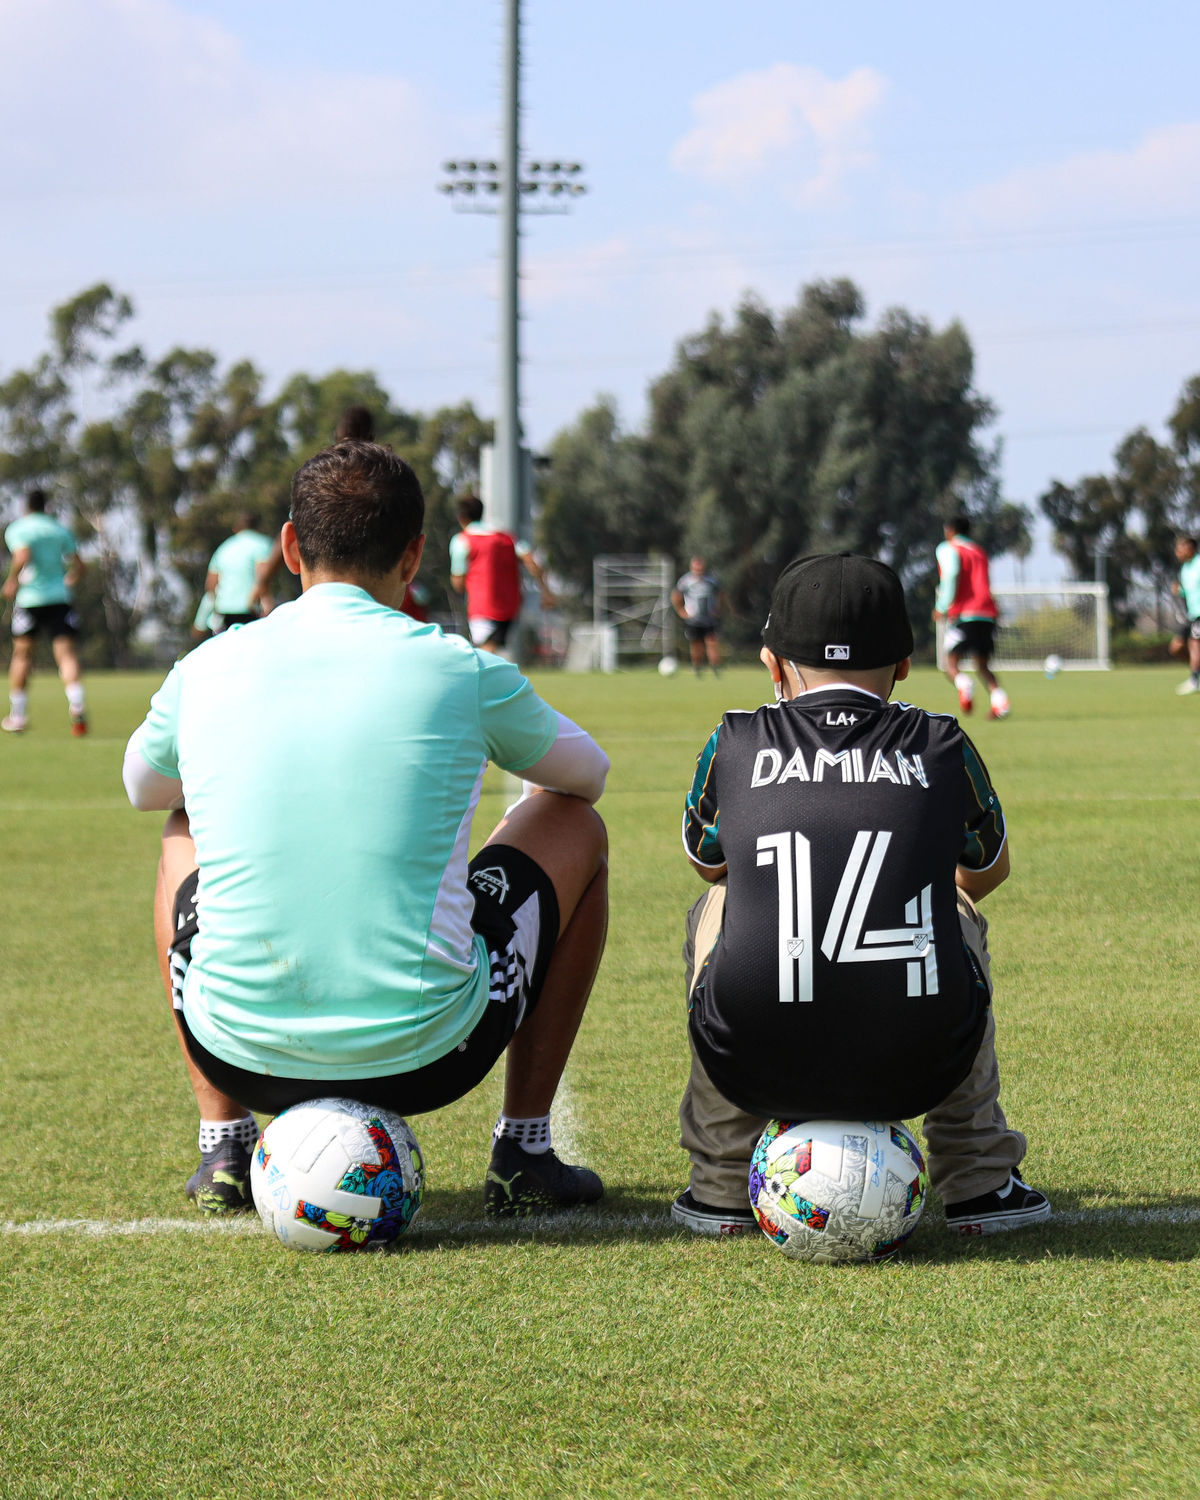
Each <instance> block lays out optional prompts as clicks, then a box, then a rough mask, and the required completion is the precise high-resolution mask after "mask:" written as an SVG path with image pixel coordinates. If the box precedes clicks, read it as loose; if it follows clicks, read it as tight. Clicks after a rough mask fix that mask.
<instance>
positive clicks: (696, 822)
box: [683, 725, 725, 868]
mask: <svg viewBox="0 0 1200 1500" xmlns="http://www.w3.org/2000/svg"><path fill="white" fill-rule="evenodd" d="M720 733H721V728H720V725H718V726H717V728H716V729H714V730H713V732H712V734H711V735H710V736H709V738H708V743H707V744H706V745H705V747H704V749H703V750H701V752H700V756H699V759H698V760H697V761H696V774H695V776H693V777H692V785H691V790H690V791H689V792H688V795H687V801H686V803H685V804H684V809H683V846H684V848H685V849H686V850H687V852H688V854H689V855H690V856H691V858H692V859H694V860H695V861H696V863H697V864H699V865H710V866H712V867H714V868H716V867H718V866H720V865H723V864H724V863H725V853H724V850H723V849H722V848H721V837H720V808H719V807H718V805H717V777H716V768H717V740H718V736H719V735H720Z"/></svg>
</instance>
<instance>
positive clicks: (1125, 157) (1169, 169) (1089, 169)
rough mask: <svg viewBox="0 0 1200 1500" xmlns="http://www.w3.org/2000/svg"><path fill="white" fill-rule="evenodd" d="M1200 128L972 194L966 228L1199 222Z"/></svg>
mask: <svg viewBox="0 0 1200 1500" xmlns="http://www.w3.org/2000/svg"><path fill="white" fill-rule="evenodd" d="M1198 194H1200V124H1191V123H1183V124H1178V125H1167V126H1163V127H1161V128H1160V129H1158V130H1152V131H1150V132H1148V133H1147V134H1146V135H1145V136H1144V137H1143V139H1142V140H1141V142H1140V143H1139V144H1138V145H1137V146H1135V147H1134V148H1133V149H1132V150H1130V151H1093V152H1087V153H1084V154H1081V155H1078V156H1071V157H1067V158H1065V159H1064V160H1063V161H1058V162H1050V163H1047V164H1044V165H1041V166H1036V167H1028V168H1024V169H1022V170H1019V171H1016V172H1010V173H1008V174H1007V175H1005V176H1004V177H1000V178H998V179H996V180H995V181H994V182H988V183H983V184H981V185H980V186H979V187H976V188H972V189H971V190H970V191H969V192H967V193H964V194H963V195H962V197H961V198H960V199H959V200H958V201H957V203H955V204H954V205H953V209H952V217H953V218H954V220H955V221H956V222H957V223H958V224H959V225H962V226H969V227H978V226H987V227H997V228H1004V229H1018V230H1019V229H1030V228H1039V227H1043V226H1045V227H1054V226H1061V225H1066V224H1070V225H1078V224H1079V223H1081V222H1088V223H1090V224H1095V223H1097V222H1112V221H1120V220H1129V219H1130V218H1134V217H1139V216H1140V217H1145V216H1147V215H1153V216H1161V215H1163V214H1176V213H1178V214H1189V215H1191V214H1194V213H1195V211H1196V202H1197V195H1198Z"/></svg>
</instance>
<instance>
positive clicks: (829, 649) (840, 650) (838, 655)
mask: <svg viewBox="0 0 1200 1500" xmlns="http://www.w3.org/2000/svg"><path fill="white" fill-rule="evenodd" d="M825 660H826V661H849V660H850V647H849V646H826V647H825Z"/></svg>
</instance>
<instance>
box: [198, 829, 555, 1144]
mask: <svg viewBox="0 0 1200 1500" xmlns="http://www.w3.org/2000/svg"><path fill="white" fill-rule="evenodd" d="M198 883H199V875H198V873H197V872H195V871H193V873H192V874H191V875H189V876H188V877H187V879H186V880H185V881H184V882H183V884H182V885H181V886H180V887H179V891H178V893H177V894H176V897H175V921H174V926H175V938H174V940H173V941H172V943H171V949H170V955H169V956H170V972H171V998H172V1000H173V1002H174V1004H175V1009H176V1013H177V1019H178V1021H179V1026H180V1030H181V1032H182V1034H183V1039H184V1042H185V1044H186V1045H187V1049H188V1053H189V1054H190V1056H191V1058H192V1060H193V1062H195V1064H196V1066H197V1067H198V1068H199V1069H200V1071H201V1072H202V1073H203V1074H204V1076H205V1077H206V1078H207V1079H208V1081H209V1082H210V1083H211V1084H212V1085H213V1086H214V1087H215V1088H218V1089H220V1091H221V1092H222V1093H223V1094H228V1095H229V1097H230V1098H231V1099H236V1100H237V1101H238V1103H239V1104H241V1105H243V1106H244V1107H245V1108H246V1109H252V1110H254V1111H255V1112H256V1113H258V1114H269V1115H276V1114H279V1113H280V1112H281V1111H282V1110H285V1109H290V1108H291V1107H292V1105H293V1104H302V1103H304V1102H305V1101H306V1100H308V1099H325V1098H329V1097H331V1096H334V1095H337V1096H339V1097H344V1098H350V1099H361V1100H362V1101H363V1103H365V1104H376V1105H379V1106H380V1107H381V1108H383V1109H391V1110H394V1111H395V1112H396V1113H397V1114H400V1115H416V1114H424V1113H425V1112H426V1111H427V1110H431V1109H441V1108H442V1107H443V1106H444V1105H447V1104H451V1103H453V1101H454V1100H455V1099H461V1098H462V1097H463V1095H464V1094H469V1093H470V1091H471V1090H472V1089H473V1088H475V1087H476V1085H477V1084H480V1083H482V1082H483V1080H484V1079H485V1078H486V1077H487V1075H488V1073H490V1072H491V1070H492V1067H493V1066H494V1065H495V1062H496V1059H497V1058H498V1057H499V1056H500V1055H501V1053H502V1052H503V1051H504V1049H505V1048H506V1047H507V1046H508V1044H509V1042H510V1041H511V1040H512V1036H513V1033H514V1032H515V1031H516V1029H517V1027H518V1026H519V1025H520V1024H521V1022H522V1021H523V1020H524V1018H525V1016H526V1015H527V1014H528V1013H529V1012H530V1011H531V1010H532V1009H533V1008H534V1006H535V1005H536V1004H537V1000H538V995H539V994H540V993H541V988H542V985H543V983H544V982H545V978H546V970H547V969H548V968H549V966H550V960H551V958H552V957H553V955H554V948H555V945H556V944H557V942H558V924H559V915H558V898H557V896H556V895H555V893H554V885H553V883H552V882H551V880H550V877H549V876H548V875H547V874H546V872H545V871H544V870H543V869H542V867H541V866H540V865H539V864H537V862H536V861H535V860H533V859H531V858H530V857H529V855H528V854H525V853H524V852H523V851H522V850H520V849H514V848H512V847H511V846H510V845H507V844H488V845H486V846H485V847H484V848H483V849H481V850H480V852H479V853H478V854H477V855H476V856H475V858H474V859H473V860H472V861H471V864H470V866H469V871H468V881H467V883H468V885H469V886H470V888H471V893H472V895H473V896H474V897H475V910H474V913H473V915H472V917H471V926H472V927H473V928H474V930H475V931H476V932H477V933H479V935H480V936H481V937H482V938H483V939H484V942H485V943H486V944H487V950H488V964H489V976H488V1003H487V1005H486V1006H484V1009H483V1014H482V1015H481V1016H480V1018H479V1020H478V1021H477V1022H476V1023H475V1027H474V1029H473V1030H472V1031H471V1032H469V1033H468V1035H467V1036H466V1037H465V1038H464V1039H463V1040H462V1041H461V1042H459V1044H458V1046H457V1047H455V1048H454V1049H453V1050H452V1051H450V1052H448V1053H447V1054H446V1055H445V1056H444V1057H440V1058H438V1059H437V1060H436V1061H435V1062H432V1063H427V1064H426V1065H425V1066H424V1067H422V1068H416V1069H414V1070H413V1071H412V1072H408V1073H395V1074H390V1075H388V1076H386V1077H383V1078H341V1079H338V1080H336V1081H333V1080H330V1079H328V1078H323V1079H317V1078H280V1077H278V1076H276V1075H273V1074H272V1075H266V1074H259V1073H253V1072H250V1071H249V1070H247V1069H245V1068H239V1067H236V1066H235V1065H233V1064H232V1063H227V1062H225V1061H224V1060H223V1059H221V1058H219V1057H216V1056H215V1055H214V1054H213V1053H211V1052H209V1051H208V1049H207V1048H206V1047H204V1046H203V1045H202V1044H201V1043H200V1042H198V1041H197V1040H196V1038H195V1037H194V1036H193V1035H192V1033H191V1031H190V1029H189V1027H188V1024H187V1018H186V1017H185V1015H184V1012H183V1000H182V994H183V978H184V975H185V974H186V973H187V966H188V962H189V960H190V958H191V946H192V939H193V938H194V937H195V936H196V933H197V932H198V931H199V915H198V908H197V890H198Z"/></svg>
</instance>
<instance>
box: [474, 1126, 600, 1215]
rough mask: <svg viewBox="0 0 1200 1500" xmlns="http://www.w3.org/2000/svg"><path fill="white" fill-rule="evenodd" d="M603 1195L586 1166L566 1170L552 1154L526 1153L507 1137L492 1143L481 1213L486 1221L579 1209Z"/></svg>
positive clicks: (593, 1174)
mask: <svg viewBox="0 0 1200 1500" xmlns="http://www.w3.org/2000/svg"><path fill="white" fill-rule="evenodd" d="M603 1196H604V1184H603V1183H602V1182H601V1181H600V1179H599V1177H597V1176H596V1174H595V1172H592V1171H589V1170H588V1168H587V1167H569V1166H568V1165H567V1164H566V1162H565V1161H559V1159H558V1157H557V1156H555V1154H554V1152H553V1151H540V1152H534V1151H526V1150H525V1148H524V1147H523V1146H518V1145H517V1143H516V1142H515V1141H514V1140H512V1139H510V1138H509V1137H507V1136H501V1138H500V1139H499V1140H498V1141H493V1142H492V1159H491V1161H490V1162H488V1169H487V1176H486V1177H485V1178H484V1179H483V1211H484V1213H485V1214H486V1215H487V1216H488V1218H489V1219H511V1218H522V1217H526V1216H528V1215H529V1214H546V1213H553V1212H554V1211H555V1210H556V1209H560V1208H580V1207H582V1206H583V1205H584V1204H586V1203H596V1202H598V1201H599V1200H600V1199H601V1198H603Z"/></svg>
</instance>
